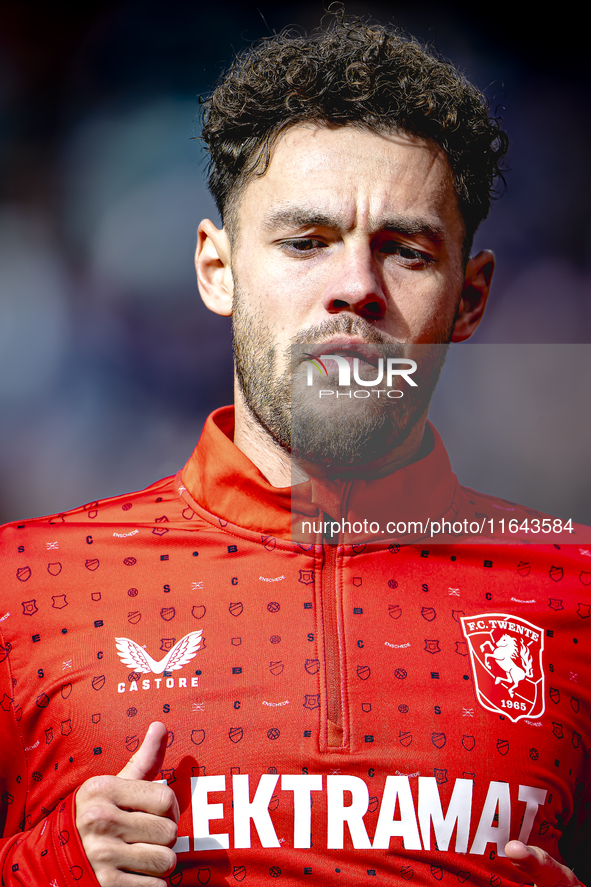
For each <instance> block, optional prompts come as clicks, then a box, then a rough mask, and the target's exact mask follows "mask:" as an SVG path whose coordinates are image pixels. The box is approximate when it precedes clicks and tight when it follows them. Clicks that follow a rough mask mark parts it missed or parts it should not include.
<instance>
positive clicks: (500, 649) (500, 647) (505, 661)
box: [480, 634, 533, 698]
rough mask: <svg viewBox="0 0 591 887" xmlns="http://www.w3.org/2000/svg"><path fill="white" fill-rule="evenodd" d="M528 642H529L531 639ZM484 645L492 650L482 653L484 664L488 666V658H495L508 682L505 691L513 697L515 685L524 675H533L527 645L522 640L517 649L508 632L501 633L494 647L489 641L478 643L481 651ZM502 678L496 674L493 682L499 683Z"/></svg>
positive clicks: (528, 676) (515, 642) (529, 676)
mask: <svg viewBox="0 0 591 887" xmlns="http://www.w3.org/2000/svg"><path fill="white" fill-rule="evenodd" d="M529 643H530V644H531V643H532V641H530V642H529ZM485 647H488V648H489V649H490V650H491V651H492V652H491V653H485V654H484V664H485V665H487V666H488V665H489V660H490V659H494V660H495V662H496V663H497V665H498V666H499V668H500V669H502V670H503V671H504V672H505V675H506V680H507V681H509V682H510V683H509V686H508V687H507V692H508V693H509V696H510V697H511V698H513V696H514V694H515V688H516V687H517V685H518V684H519V683H520V682H521V681H522V680H523V679H524V678H525V677H527V678H531V677H533V671H532V656H531V653H530V651H529V647H526V646H525V644H524V642H523V640H522V641H521V647H520V649H519V651H518V650H517V641H516V640H515V638H512V637H511V635H510V634H504V635H501V638H500V640H499V641H497V646H496V647H493V645H492V643H491V642H490V641H485V642H484V643H483V644H481V645H480V650H481V651H483V650H484V648H485ZM518 661H519V663H520V664H518ZM502 680H503V678H501V677H499V676H498V675H497V677H496V678H495V684H500V683H501V681H502Z"/></svg>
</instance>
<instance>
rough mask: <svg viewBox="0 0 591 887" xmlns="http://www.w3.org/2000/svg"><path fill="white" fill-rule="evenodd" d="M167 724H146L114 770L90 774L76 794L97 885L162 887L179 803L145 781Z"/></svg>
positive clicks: (172, 857)
mask: <svg viewBox="0 0 591 887" xmlns="http://www.w3.org/2000/svg"><path fill="white" fill-rule="evenodd" d="M167 735H168V734H167V730H166V727H165V726H164V724H161V723H159V722H158V721H156V722H154V723H153V724H150V727H149V728H148V732H147V733H146V736H145V739H144V741H143V743H142V745H141V746H140V748H139V749H138V750H137V752H136V753H135V755H134V756H133V757H132V758H131V760H130V761H129V763H128V764H127V765H126V766H125V767H124V768H123V770H122V771H121V772H120V773H119V774H118V775H117V776H93V777H92V778H91V779H88V780H87V781H86V782H85V783H83V784H82V785H81V786H80V788H79V789H78V793H77V795H76V826H77V828H78V832H79V834H80V837H81V839H82V844H83V846H84V850H85V853H86V856H87V857H88V861H89V862H90V864H91V866H92V868H93V869H94V873H95V875H96V877H97V880H98V882H99V884H100V885H101V887H166V882H165V881H163V880H162V878H164V877H165V876H166V875H168V874H170V872H171V871H172V870H173V869H174V867H175V865H176V854H175V853H173V851H172V850H171V849H170V848H171V847H172V845H173V844H174V842H175V840H176V836H177V827H176V823H177V822H178V819H179V807H178V803H177V800H176V797H175V795H174V792H173V791H172V789H170V788H168V786H167V785H161V784H159V783H154V782H150V781H149V780H152V779H154V777H155V776H156V775H157V773H158V771H159V770H160V768H161V766H162V762H163V760H164V753H165V751H166V741H167Z"/></svg>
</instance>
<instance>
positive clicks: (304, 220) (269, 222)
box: [263, 207, 342, 231]
mask: <svg viewBox="0 0 591 887" xmlns="http://www.w3.org/2000/svg"><path fill="white" fill-rule="evenodd" d="M263 226H264V227H265V228H266V229H267V230H268V231H273V230H275V229H276V228H283V227H286V228H336V229H339V230H340V228H341V226H342V220H341V219H339V218H338V217H337V216H333V215H330V214H328V213H321V212H317V211H316V210H313V209H310V210H308V209H303V208H301V207H286V208H285V209H277V210H275V211H274V212H272V213H270V214H269V215H268V216H266V218H265V219H264V221H263Z"/></svg>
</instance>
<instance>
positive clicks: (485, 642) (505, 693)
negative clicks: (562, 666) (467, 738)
mask: <svg viewBox="0 0 591 887" xmlns="http://www.w3.org/2000/svg"><path fill="white" fill-rule="evenodd" d="M460 621H461V624H462V631H463V632H464V636H465V638H466V640H467V642H468V649H469V650H470V662H471V663H472V674H473V677H474V685H475V689H476V698H477V699H478V701H479V703H480V705H482V707H483V708H486V709H488V711H495V712H499V714H502V715H505V717H507V718H509V719H510V720H511V721H519V720H520V719H521V718H538V717H540V715H543V714H544V669H543V665H542V652H543V650H544V629H543V628H539V627H538V626H537V625H532V623H531V622H528V621H527V620H526V619H521V618H520V617H519V616H510V615H508V614H506V613H480V614H479V615H478V616H461V617H460Z"/></svg>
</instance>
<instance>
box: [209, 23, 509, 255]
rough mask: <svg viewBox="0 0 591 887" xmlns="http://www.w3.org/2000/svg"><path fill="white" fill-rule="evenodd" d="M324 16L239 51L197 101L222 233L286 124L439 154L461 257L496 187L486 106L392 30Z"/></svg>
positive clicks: (497, 167)
mask: <svg viewBox="0 0 591 887" xmlns="http://www.w3.org/2000/svg"><path fill="white" fill-rule="evenodd" d="M329 14H330V21H329V23H328V26H327V27H324V28H319V29H318V30H316V31H314V32H313V33H312V34H310V35H309V36H308V35H301V34H295V33H293V32H291V31H289V30H286V31H283V32H282V33H280V34H276V35H273V36H272V37H266V38H263V39H261V40H260V41H257V42H256V43H255V44H253V46H251V47H250V48H249V49H247V50H245V51H243V52H242V53H240V54H239V55H238V56H237V58H236V59H235V61H234V63H233V65H232V67H231V68H230V70H229V71H228V72H227V74H226V75H225V76H224V77H223V79H222V80H221V82H220V84H219V85H218V86H217V87H216V89H215V90H214V91H213V93H212V94H211V96H210V97H209V98H207V99H205V100H204V101H203V105H204V113H203V130H202V139H203V141H204V142H205V145H206V147H207V149H208V151H209V154H210V159H209V170H208V174H209V179H208V185H209V189H210V191H211V193H212V195H213V197H214V199H215V201H216V204H217V207H218V210H219V212H220V215H221V217H222V220H223V222H224V224H225V225H227V226H229V227H230V229H231V228H232V225H233V220H232V218H231V216H232V215H233V209H234V207H235V205H236V201H237V198H238V196H239V195H240V193H241V191H242V189H243V188H244V186H245V185H246V184H247V182H248V181H249V180H250V178H251V177H252V176H253V175H255V174H259V175H262V174H263V173H264V172H265V171H266V169H267V166H268V164H269V160H270V154H271V150H272V147H273V145H274V143H275V141H276V140H277V138H278V136H279V135H280V134H281V133H282V132H283V131H285V130H286V129H288V128H289V127H292V126H294V125H297V124H300V123H306V122H314V123H318V124H324V125H336V126H344V125H355V126H361V127H363V128H364V129H368V130H371V131H376V132H396V131H397V132H406V133H409V134H412V135H414V136H419V137H421V138H424V139H428V140H430V141H432V142H434V143H436V144H437V145H439V146H440V147H441V148H442V149H443V150H444V151H445V152H446V154H447V157H448V160H449V163H450V166H451V169H452V171H453V174H454V179H455V189H456V193H457V196H458V205H459V209H460V212H461V214H462V216H463V219H464V225H465V229H466V237H465V243H464V249H465V254H466V256H467V255H469V250H470V248H471V244H472V238H473V236H474V232H475V231H476V228H477V227H478V225H479V224H480V222H481V221H482V220H483V219H484V218H486V216H487V214H488V211H489V209H490V204H491V199H492V198H493V196H494V188H495V179H496V178H497V177H499V178H501V179H503V176H502V166H501V164H502V160H503V157H504V155H505V154H506V152H507V147H508V139H507V136H506V134H505V133H504V132H503V130H502V129H501V127H500V124H499V121H498V120H497V119H495V118H493V117H490V116H489V113H488V110H489V109H488V102H487V100H486V98H485V97H484V95H483V94H482V93H481V92H480V91H479V90H478V89H477V88H476V87H475V86H473V85H472V84H471V83H470V82H469V81H468V80H466V78H465V77H464V76H463V75H462V74H461V73H460V71H458V70H457V69H456V68H455V67H454V66H453V65H452V64H451V63H450V62H448V61H446V60H444V59H441V58H439V57H438V56H437V55H436V54H435V53H434V52H432V51H431V50H430V49H428V48H426V47H424V46H422V45H421V44H420V43H419V42H418V41H417V40H416V39H415V38H414V37H410V36H409V35H406V34H404V33H403V32H401V31H400V30H398V29H395V28H390V27H386V26H383V25H375V24H367V23H366V22H364V21H362V20H361V19H359V18H355V19H350V18H346V17H345V16H344V14H343V13H342V11H340V10H339V11H338V12H337V13H336V14H334V13H329Z"/></svg>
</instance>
